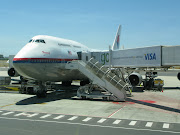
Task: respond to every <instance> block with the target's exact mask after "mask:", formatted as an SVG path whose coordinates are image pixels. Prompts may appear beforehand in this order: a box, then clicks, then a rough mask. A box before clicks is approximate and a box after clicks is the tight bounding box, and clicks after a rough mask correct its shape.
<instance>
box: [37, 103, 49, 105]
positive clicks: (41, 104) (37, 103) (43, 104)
mask: <svg viewBox="0 0 180 135" xmlns="http://www.w3.org/2000/svg"><path fill="white" fill-rule="evenodd" d="M36 104H40V105H45V104H47V103H36Z"/></svg>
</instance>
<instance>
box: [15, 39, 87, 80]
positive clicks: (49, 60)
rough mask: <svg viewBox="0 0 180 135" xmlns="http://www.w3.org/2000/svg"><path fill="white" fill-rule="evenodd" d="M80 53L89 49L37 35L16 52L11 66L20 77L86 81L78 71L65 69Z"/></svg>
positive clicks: (62, 40) (64, 40)
mask: <svg viewBox="0 0 180 135" xmlns="http://www.w3.org/2000/svg"><path fill="white" fill-rule="evenodd" d="M82 51H86V52H88V51H90V49H88V48H87V47H86V46H84V45H82V44H80V43H78V42H75V41H72V40H66V39H61V38H56V37H51V36H43V35H39V36H35V37H33V38H32V40H31V41H30V42H29V43H28V44H26V45H25V46H24V47H23V48H22V49H21V50H20V51H19V52H18V54H17V55H16V56H15V57H14V59H13V66H14V68H15V70H16V71H17V72H18V73H19V74H20V75H22V76H24V77H27V78H32V79H35V80H40V81H71V80H77V79H78V80H87V78H86V77H85V76H84V75H83V74H81V73H80V72H79V71H78V70H67V69H65V64H66V63H67V62H68V61H72V60H77V59H78V55H77V52H82Z"/></svg>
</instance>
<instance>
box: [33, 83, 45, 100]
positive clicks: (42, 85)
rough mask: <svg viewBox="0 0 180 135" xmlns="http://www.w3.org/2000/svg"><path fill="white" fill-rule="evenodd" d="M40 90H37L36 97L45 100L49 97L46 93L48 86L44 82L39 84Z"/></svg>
mask: <svg viewBox="0 0 180 135" xmlns="http://www.w3.org/2000/svg"><path fill="white" fill-rule="evenodd" d="M38 85H39V89H37V90H36V92H35V93H36V96H37V97H38V98H45V97H46V96H47V94H46V92H47V88H46V84H45V83H43V82H39V84H38Z"/></svg>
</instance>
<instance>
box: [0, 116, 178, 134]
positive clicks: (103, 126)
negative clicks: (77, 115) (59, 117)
mask: <svg viewBox="0 0 180 135" xmlns="http://www.w3.org/2000/svg"><path fill="white" fill-rule="evenodd" d="M0 119H6V120H19V121H32V122H34V121H37V122H46V123H57V124H69V125H82V126H89V127H102V128H116V129H126V130H135V131H151V132H163V133H174V134H180V132H176V131H164V130H153V129H137V128H126V127H114V126H105V125H91V124H83V123H71V122H61V121H46V120H33V119H19V118H8V117H0Z"/></svg>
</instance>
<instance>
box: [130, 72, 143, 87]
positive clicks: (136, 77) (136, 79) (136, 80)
mask: <svg viewBox="0 0 180 135" xmlns="http://www.w3.org/2000/svg"><path fill="white" fill-rule="evenodd" d="M129 81H130V82H131V85H132V86H139V85H140V84H141V82H142V76H141V75H140V74H139V73H132V74H130V75H129Z"/></svg>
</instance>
